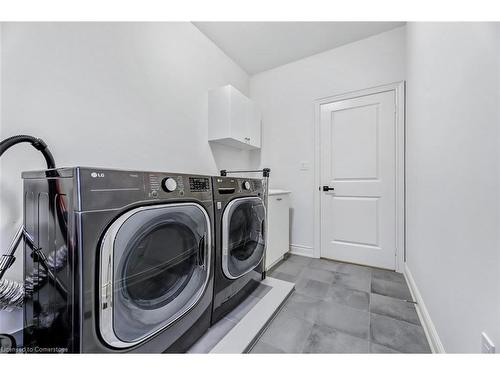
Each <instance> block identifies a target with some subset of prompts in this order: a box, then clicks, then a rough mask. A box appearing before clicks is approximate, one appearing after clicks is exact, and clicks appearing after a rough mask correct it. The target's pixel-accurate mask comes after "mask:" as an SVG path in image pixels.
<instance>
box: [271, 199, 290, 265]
mask: <svg viewBox="0 0 500 375" xmlns="http://www.w3.org/2000/svg"><path fill="white" fill-rule="evenodd" d="M268 204H269V212H268V227H267V228H268V232H269V233H268V241H267V249H266V269H269V268H270V267H272V266H273V265H274V264H275V263H276V262H277V261H278V260H279V259H280V258H281V257H282V256H283V255H284V254H285V253H287V252H288V251H289V247H290V244H289V242H290V241H289V235H290V233H289V231H290V229H289V226H290V225H289V210H290V201H289V196H288V195H287V194H281V195H271V196H269V199H268Z"/></svg>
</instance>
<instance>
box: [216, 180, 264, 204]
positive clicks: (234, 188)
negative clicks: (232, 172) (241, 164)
mask: <svg viewBox="0 0 500 375" xmlns="http://www.w3.org/2000/svg"><path fill="white" fill-rule="evenodd" d="M213 186H214V187H213V189H214V194H215V195H216V196H218V197H219V199H222V200H230V199H231V197H234V196H260V195H262V194H263V187H262V180H261V179H256V178H241V177H226V176H224V177H213Z"/></svg>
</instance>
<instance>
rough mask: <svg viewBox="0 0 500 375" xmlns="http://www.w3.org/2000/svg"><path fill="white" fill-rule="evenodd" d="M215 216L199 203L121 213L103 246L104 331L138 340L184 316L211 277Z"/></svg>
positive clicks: (120, 339)
mask: <svg viewBox="0 0 500 375" xmlns="http://www.w3.org/2000/svg"><path fill="white" fill-rule="evenodd" d="M210 246H211V239H210V220H209V218H208V215H207V213H206V211H205V210H204V209H203V208H202V207H201V206H200V205H198V204H195V203H177V204H166V205H161V206H149V207H140V208H137V209H134V210H132V211H129V212H127V213H126V214H124V215H122V216H121V217H119V218H118V219H117V220H116V221H115V222H114V223H113V224H112V225H111V227H110V228H109V229H108V231H107V232H106V234H105V236H104V239H103V243H102V248H101V295H100V309H101V311H100V331H101V335H102V336H103V338H104V340H105V341H106V342H107V343H108V344H110V345H112V346H114V347H127V346H132V345H134V344H137V343H139V342H141V341H143V340H145V339H146V338H148V337H150V336H152V335H154V334H155V333H156V332H158V331H159V330H161V329H163V328H164V327H166V326H168V325H170V324H171V323H173V322H174V321H175V320H177V319H178V318H180V317H181V316H183V315H184V314H185V313H186V312H187V311H188V310H189V309H190V308H191V307H192V306H194V305H195V304H196V302H197V301H198V300H199V299H200V298H201V296H202V295H203V292H204V290H205V288H206V285H207V283H208V280H209V274H210V270H209V266H208V265H209V264H210Z"/></svg>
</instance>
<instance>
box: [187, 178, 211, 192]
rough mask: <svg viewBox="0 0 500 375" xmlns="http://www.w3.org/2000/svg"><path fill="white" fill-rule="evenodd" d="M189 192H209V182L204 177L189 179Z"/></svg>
mask: <svg viewBox="0 0 500 375" xmlns="http://www.w3.org/2000/svg"><path fill="white" fill-rule="evenodd" d="M189 190H191V191H194V192H196V191H210V180H209V179H208V178H206V177H189Z"/></svg>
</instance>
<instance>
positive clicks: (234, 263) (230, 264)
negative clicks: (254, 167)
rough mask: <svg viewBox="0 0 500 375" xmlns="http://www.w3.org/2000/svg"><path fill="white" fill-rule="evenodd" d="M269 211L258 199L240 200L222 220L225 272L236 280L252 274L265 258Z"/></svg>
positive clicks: (227, 208)
mask: <svg viewBox="0 0 500 375" xmlns="http://www.w3.org/2000/svg"><path fill="white" fill-rule="evenodd" d="M265 217H266V210H265V207H264V202H263V201H262V199H261V198H258V197H247V198H237V199H235V200H233V201H231V202H229V204H228V205H227V207H226V209H225V211H224V214H223V217H222V239H223V240H222V269H223V271H224V274H225V275H226V277H228V278H230V279H236V278H238V277H241V276H243V275H244V274H246V273H248V272H250V271H252V270H253V269H254V268H255V267H256V266H257V265H258V264H259V263H260V261H261V260H262V258H263V257H264V251H265V237H264V226H265Z"/></svg>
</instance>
